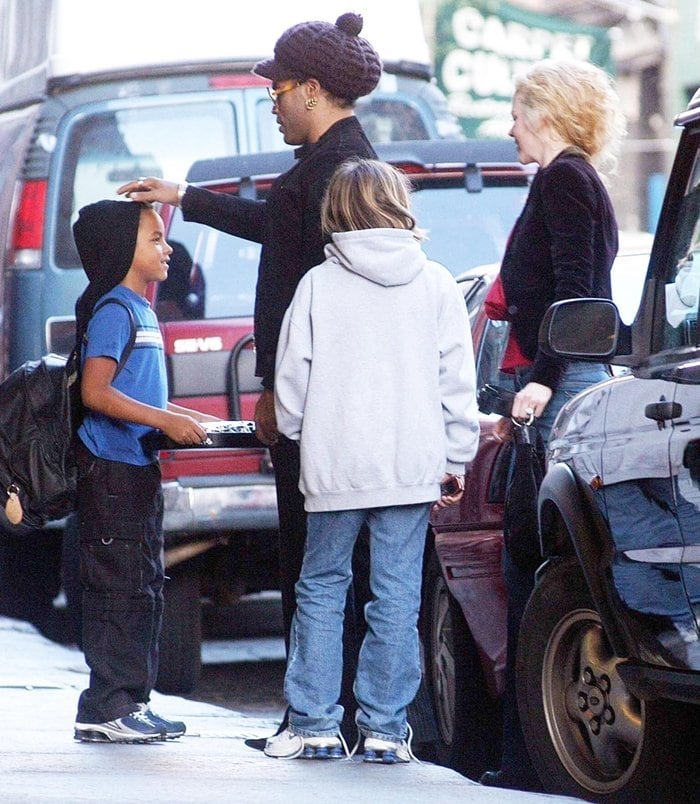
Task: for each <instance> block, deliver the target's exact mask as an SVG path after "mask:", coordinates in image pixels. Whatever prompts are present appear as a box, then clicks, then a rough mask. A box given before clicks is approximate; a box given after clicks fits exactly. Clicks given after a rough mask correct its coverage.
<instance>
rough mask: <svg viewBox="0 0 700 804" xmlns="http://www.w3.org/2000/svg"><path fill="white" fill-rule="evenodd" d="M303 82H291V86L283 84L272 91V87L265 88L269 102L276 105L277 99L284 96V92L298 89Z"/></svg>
mask: <svg viewBox="0 0 700 804" xmlns="http://www.w3.org/2000/svg"><path fill="white" fill-rule="evenodd" d="M303 83H304V82H303V81H293V82H292V83H291V84H285V85H283V86H281V87H278V88H277V89H273V88H272V87H268V88H267V94H268V95H269V96H270V100H271V101H272V102H273V103H277V99H278V98H279V96H280V95H284V93H285V92H289V91H290V90H292V89H296V88H297V87H300V86H301V85H302V84H303Z"/></svg>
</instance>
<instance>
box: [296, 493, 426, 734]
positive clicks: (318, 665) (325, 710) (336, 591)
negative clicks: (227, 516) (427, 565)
mask: <svg viewBox="0 0 700 804" xmlns="http://www.w3.org/2000/svg"><path fill="white" fill-rule="evenodd" d="M429 511H430V504H429V503H421V504H418V505H402V506H391V507H386V508H370V509H365V510H359V511H327V512H321V513H309V514H308V517H307V537H306V551H305V554H304V562H303V565H302V570H301V577H300V578H299V581H298V583H297V585H296V597H297V608H296V612H295V614H294V617H293V619H292V629H291V635H290V651H289V659H288V662H287V672H286V675H285V679H284V691H285V696H286V698H287V701H288V703H289V706H290V712H289V723H290V726H291V727H292V728H293V729H294V731H295V732H297V733H298V734H301V735H304V736H307V737H313V736H332V735H336V734H338V732H339V728H340V722H341V720H342V717H343V707H342V706H340V705H339V704H338V698H339V696H340V683H341V676H342V665H343V646H342V635H343V611H344V609H345V599H346V596H347V591H348V588H349V586H350V583H351V581H352V569H351V562H352V552H353V547H354V545H355V540H356V539H357V535H358V532H359V530H360V528H361V527H362V525H364V524H366V525H367V526H368V528H369V532H370V587H371V592H372V599H371V600H370V602H369V603H367V605H366V607H365V617H366V620H367V633H366V634H365V637H364V639H363V641H362V646H361V648H360V655H359V659H358V667H357V674H356V677H355V697H356V699H357V703H358V706H359V710H358V713H357V723H358V726H359V728H360V730H361V731H362V733H363V734H364V735H365V736H376V737H381V738H384V739H391V740H400V739H404V738H405V736H406V731H407V728H406V707H407V706H408V704H409V703H410V702H411V701H412V700H413V698H414V697H415V695H416V692H417V691H418V685H419V684H420V678H421V668H420V652H419V643H418V610H419V608H420V589H421V575H422V566H423V550H424V546H425V535H426V531H427V527H428V514H429Z"/></svg>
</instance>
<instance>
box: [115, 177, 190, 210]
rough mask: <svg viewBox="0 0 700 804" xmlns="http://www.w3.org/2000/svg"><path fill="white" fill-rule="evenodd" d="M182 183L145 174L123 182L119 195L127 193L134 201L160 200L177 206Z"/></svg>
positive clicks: (118, 191) (151, 201) (149, 201)
mask: <svg viewBox="0 0 700 804" xmlns="http://www.w3.org/2000/svg"><path fill="white" fill-rule="evenodd" d="M179 187H180V185H178V184H177V183H176V182H173V181H165V180H164V179H157V178H155V176H143V177H141V178H138V179H134V180H133V181H130V182H127V183H126V184H122V186H121V187H120V188H119V189H118V190H117V195H126V197H127V198H131V199H132V200H133V201H146V202H148V203H149V204H150V203H153V202H154V201H160V202H161V203H162V204H172V205H173V206H177V205H178V204H179V202H180V197H179V194H178V190H179Z"/></svg>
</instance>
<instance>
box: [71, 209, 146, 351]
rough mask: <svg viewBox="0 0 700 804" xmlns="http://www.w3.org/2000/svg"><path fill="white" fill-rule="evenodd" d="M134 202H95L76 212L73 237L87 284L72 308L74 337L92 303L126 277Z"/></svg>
mask: <svg viewBox="0 0 700 804" xmlns="http://www.w3.org/2000/svg"><path fill="white" fill-rule="evenodd" d="M146 208H147V205H146V204H142V203H139V202H136V201H98V202H97V203H95V204H88V206H86V207H83V208H82V209H81V210H80V211H79V212H78V220H77V221H76V222H75V223H74V224H73V238H74V239H75V245H76V246H77V248H78V254H79V255H80V261H81V262H82V264H83V269H84V270H85V273H86V274H87V277H88V279H89V280H90V283H89V284H88V286H87V288H86V289H85V292H84V293H83V295H82V296H81V297H80V298H79V299H78V301H77V302H76V305H75V317H76V330H77V333H78V337H79V338H82V335H83V334H84V333H85V331H86V329H87V323H88V321H89V320H90V316H91V315H92V309H93V307H94V306H95V304H96V302H97V301H98V300H99V299H100V298H101V297H102V296H104V294H105V293H108V292H109V291H110V290H112V288H114V287H116V286H117V285H118V284H119V283H120V282H121V281H122V279H124V277H125V276H126V275H127V273H128V271H129V268H130V267H131V261H132V260H133V258H134V251H135V250H136V239H137V237H138V231H139V220H140V217H141V210H142V209H146Z"/></svg>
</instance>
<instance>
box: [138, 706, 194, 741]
mask: <svg viewBox="0 0 700 804" xmlns="http://www.w3.org/2000/svg"><path fill="white" fill-rule="evenodd" d="M139 712H141V713H143V714H144V715H146V717H147V718H148V719H149V720H150V721H151V723H153V725H154V726H158V727H159V728H160V729H162V730H163V731H164V732H165V737H166V739H167V740H176V739H177V738H178V737H182V735H183V734H184V733H185V732H186V731H187V726H185V724H184V723H183V722H182V721H181V720H168V719H167V718H164V717H161V716H160V715H157V714H156V713H155V712H153V711H152V710H151V709H150V708H149V706H148V704H146V703H140V704H139Z"/></svg>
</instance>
